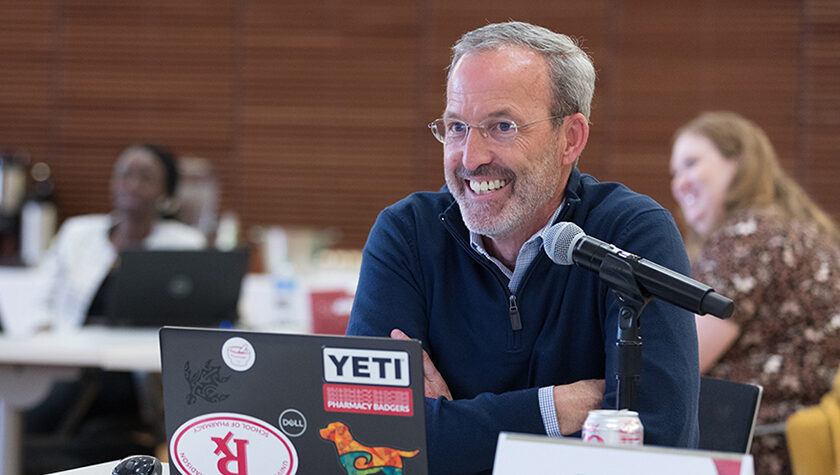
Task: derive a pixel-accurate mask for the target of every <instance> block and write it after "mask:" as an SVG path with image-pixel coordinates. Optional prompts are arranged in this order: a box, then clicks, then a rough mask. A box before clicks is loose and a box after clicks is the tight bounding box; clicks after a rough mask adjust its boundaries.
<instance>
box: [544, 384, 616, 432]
mask: <svg viewBox="0 0 840 475" xmlns="http://www.w3.org/2000/svg"><path fill="white" fill-rule="evenodd" d="M603 399H604V380H603V379H586V380H583V381H576V382H574V383H571V384H564V385H562V386H554V410H555V411H556V412H557V423H558V424H559V425H560V433H561V434H563V435H568V434H573V433H575V432H577V431H579V430H580V429H581V427H582V426H583V423H584V421H586V416H588V415H589V411H591V410H593V409H600V408H601V401H602V400H603Z"/></svg>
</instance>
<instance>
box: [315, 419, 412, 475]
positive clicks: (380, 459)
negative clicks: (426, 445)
mask: <svg viewBox="0 0 840 475" xmlns="http://www.w3.org/2000/svg"><path fill="white" fill-rule="evenodd" d="M320 433H321V438H323V439H326V440H329V441H332V442H333V443H334V444H335V449H336V450H337V451H338V458H339V461H340V462H341V466H342V467H344V470H346V471H347V475H371V474H382V475H402V474H403V461H402V459H403V458H410V457H414V456H415V455H417V454H418V453H420V451H419V450H412V451H406V450H397V449H392V448H391V447H367V446H365V445H362V444H360V443H359V442H357V441H356V440H355V439H354V438H353V435H352V434H350V429H349V428H348V427H347V426H346V425H344V424H342V423H341V422H333V423H330V425H328V426H327V427H324V428H323V429H321V430H320Z"/></svg>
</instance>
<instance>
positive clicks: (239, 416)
mask: <svg viewBox="0 0 840 475" xmlns="http://www.w3.org/2000/svg"><path fill="white" fill-rule="evenodd" d="M160 350H161V364H162V377H163V403H164V412H165V419H166V436H167V443H168V447H169V470H170V473H171V474H173V475H174V474H192V473H217V474H218V473H222V474H226V475H233V474H237V475H247V474H253V475H257V474H283V475H292V474H295V473H298V474H336V475H341V474H345V475H351V474H352V475H355V474H363V473H364V474H379V473H381V474H390V475H403V474H404V475H413V474H419V475H426V474H427V472H428V467H427V461H426V453H427V452H426V434H425V419H424V414H423V400H424V392H423V368H422V353H421V351H422V350H421V347H420V343H419V342H418V341H416V340H393V339H388V338H373V337H348V336H328V335H303V334H282V333H259V332H249V331H238V330H222V329H196V328H173V327H164V328H162V329H161V330H160Z"/></svg>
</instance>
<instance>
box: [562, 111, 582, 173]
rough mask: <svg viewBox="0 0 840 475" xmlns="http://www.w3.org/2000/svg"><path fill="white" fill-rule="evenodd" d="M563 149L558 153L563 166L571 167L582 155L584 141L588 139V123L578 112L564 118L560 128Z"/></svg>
mask: <svg viewBox="0 0 840 475" xmlns="http://www.w3.org/2000/svg"><path fill="white" fill-rule="evenodd" d="M561 130H562V133H563V136H564V138H565V139H566V140H565V141H564V147H563V149H562V150H561V151H560V152H561V155H562V163H563V165H571V164H573V163H575V160H577V159H578V157H580V154H581V153H583V148H584V147H585V146H586V141H587V140H588V139H589V122H588V121H587V120H586V117H584V116H583V114H581V113H580V112H578V113H575V114H572V115H570V116H566V118H564V119H563V126H562V127H561Z"/></svg>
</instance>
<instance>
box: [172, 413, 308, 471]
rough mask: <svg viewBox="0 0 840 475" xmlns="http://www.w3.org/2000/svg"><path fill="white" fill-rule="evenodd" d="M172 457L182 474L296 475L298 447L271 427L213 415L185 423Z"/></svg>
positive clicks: (237, 416)
mask: <svg viewBox="0 0 840 475" xmlns="http://www.w3.org/2000/svg"><path fill="white" fill-rule="evenodd" d="M169 456H170V459H171V460H172V461H173V462H174V464H175V466H176V467H177V468H178V470H179V471H180V472H181V473H184V474H193V473H218V474H221V475H249V474H253V475H260V474H266V473H271V474H278V475H293V474H295V473H296V472H297V469H298V464H299V461H298V455H297V450H296V449H295V446H294V444H292V442H291V440H289V439H288V438H287V437H286V436H285V435H283V433H282V432H280V431H279V430H277V428H276V427H274V426H272V425H271V424H269V423H267V422H265V421H262V420H260V419H257V418H255V417H251V416H246V415H244V414H235V413H223V412H220V413H213V414H205V415H202V416H198V417H195V418H193V419H190V420H188V421H187V422H185V423H183V424H182V425H181V427H179V428H178V430H176V431H175V433H174V434H173V435H172V440H171V442H170V445H169Z"/></svg>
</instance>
